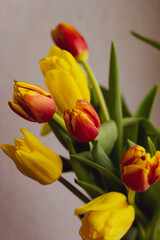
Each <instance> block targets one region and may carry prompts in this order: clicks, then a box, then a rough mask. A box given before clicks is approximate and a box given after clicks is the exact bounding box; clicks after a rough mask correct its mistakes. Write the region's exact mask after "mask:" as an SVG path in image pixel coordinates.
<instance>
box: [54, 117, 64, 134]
mask: <svg viewBox="0 0 160 240" xmlns="http://www.w3.org/2000/svg"><path fill="white" fill-rule="evenodd" d="M53 119H54V120H55V121H56V122H57V123H58V124H59V125H60V126H61V127H62V128H63V129H64V130H66V132H67V128H66V125H65V122H64V120H63V118H62V117H61V116H59V115H58V114H57V113H55V114H54V116H53Z"/></svg>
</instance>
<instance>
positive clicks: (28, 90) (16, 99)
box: [8, 82, 56, 123]
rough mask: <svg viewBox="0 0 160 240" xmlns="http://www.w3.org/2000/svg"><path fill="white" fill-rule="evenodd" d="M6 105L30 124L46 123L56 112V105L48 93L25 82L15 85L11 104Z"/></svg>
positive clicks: (9, 102)
mask: <svg viewBox="0 0 160 240" xmlns="http://www.w3.org/2000/svg"><path fill="white" fill-rule="evenodd" d="M8 104H9V106H10V108H11V109H12V110H13V111H14V112H15V113H17V114H18V115H19V116H21V117H23V118H24V119H26V120H29V121H31V122H38V123H44V122H47V121H49V120H50V119H51V118H52V117H53V115H54V113H55V112H56V104H55V102H54V100H53V99H52V95H51V94H50V93H49V92H48V91H46V90H45V89H43V88H41V87H39V86H37V85H34V84H29V83H25V82H16V83H15V85H14V94H13V102H12V101H10V100H9V101H8Z"/></svg>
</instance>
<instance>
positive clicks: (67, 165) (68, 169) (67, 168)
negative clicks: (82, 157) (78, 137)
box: [60, 156, 73, 173]
mask: <svg viewBox="0 0 160 240" xmlns="http://www.w3.org/2000/svg"><path fill="white" fill-rule="evenodd" d="M60 157H61V159H62V161H63V172H64V173H65V172H71V171H73V169H72V166H71V162H70V160H69V159H67V158H65V157H62V156H60Z"/></svg>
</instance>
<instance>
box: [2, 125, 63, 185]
mask: <svg viewBox="0 0 160 240" xmlns="http://www.w3.org/2000/svg"><path fill="white" fill-rule="evenodd" d="M21 132H22V134H23V135H24V139H20V138H18V139H15V140H14V142H15V146H13V145H10V144H3V145H1V148H2V150H3V151H4V152H5V153H6V154H7V155H8V157H10V158H11V159H12V160H13V161H14V163H15V165H16V167H17V168H18V170H19V171H20V172H21V173H22V174H24V175H25V176H27V177H29V178H32V179H33V180H35V181H37V182H39V183H40V184H43V185H46V184H50V183H52V182H54V181H56V180H57V179H59V177H60V176H61V173H62V159H61V158H60V157H59V156H58V155H57V154H56V153H55V152H53V151H51V150H50V149H49V148H47V147H45V146H44V145H43V144H42V143H41V142H40V141H39V140H38V139H37V138H36V137H35V136H33V135H32V134H31V133H30V132H29V131H27V130H26V129H21Z"/></svg>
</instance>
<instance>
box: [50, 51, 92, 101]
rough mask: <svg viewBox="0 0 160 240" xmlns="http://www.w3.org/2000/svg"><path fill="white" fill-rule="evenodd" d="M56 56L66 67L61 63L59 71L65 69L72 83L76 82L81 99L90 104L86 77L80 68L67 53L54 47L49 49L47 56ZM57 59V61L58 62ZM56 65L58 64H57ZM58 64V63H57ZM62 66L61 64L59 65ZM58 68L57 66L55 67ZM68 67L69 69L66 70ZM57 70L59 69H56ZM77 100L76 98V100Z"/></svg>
mask: <svg viewBox="0 0 160 240" xmlns="http://www.w3.org/2000/svg"><path fill="white" fill-rule="evenodd" d="M54 55H55V56H58V59H61V60H64V61H65V62H66V63H67V65H66V66H65V65H64V62H63V68H61V70H63V69H65V71H67V72H68V73H70V74H71V76H72V77H73V79H74V81H75V82H76V85H77V86H78V88H79V91H80V92H81V95H82V97H81V98H83V99H85V100H86V101H87V102H90V93H89V89H88V81H87V78H86V75H85V73H84V71H83V70H82V68H81V67H80V66H79V65H78V64H77V62H76V60H75V58H74V57H73V56H72V55H71V54H70V53H69V52H67V51H65V50H61V49H60V48H58V47H56V46H52V47H51V48H50V52H49V55H48V56H50V57H51V56H54ZM58 59H57V61H58ZM57 61H56V62H57ZM57 64H58V62H57ZM59 64H60V63H59ZM61 65H62V63H61ZM57 67H58V66H57ZM68 67H69V68H68ZM58 69H59V67H58ZM77 99H78V98H77Z"/></svg>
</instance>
